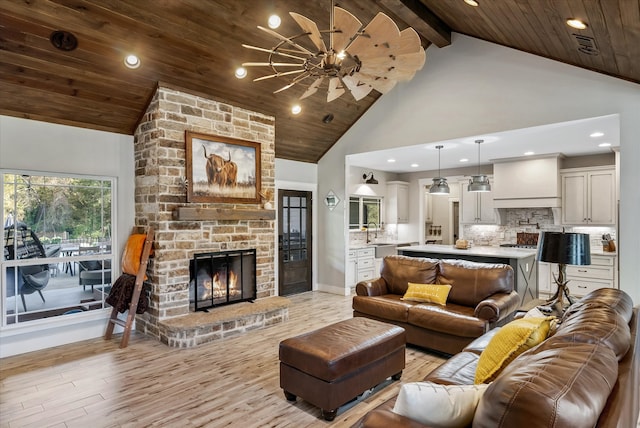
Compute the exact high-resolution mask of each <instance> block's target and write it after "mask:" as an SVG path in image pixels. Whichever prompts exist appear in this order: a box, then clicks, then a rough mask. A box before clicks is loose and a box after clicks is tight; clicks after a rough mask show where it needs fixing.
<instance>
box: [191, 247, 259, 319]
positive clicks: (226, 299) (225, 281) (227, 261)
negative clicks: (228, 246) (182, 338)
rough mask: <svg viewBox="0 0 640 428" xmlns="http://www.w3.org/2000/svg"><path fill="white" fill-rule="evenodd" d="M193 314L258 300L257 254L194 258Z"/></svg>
mask: <svg viewBox="0 0 640 428" xmlns="http://www.w3.org/2000/svg"><path fill="white" fill-rule="evenodd" d="M189 274H190V276H191V280H190V283H189V295H190V296H189V297H190V303H191V305H192V308H193V310H195V311H207V310H208V309H211V308H214V307H216V306H223V305H228V304H231V303H239V302H247V301H253V300H255V299H256V250H255V249H250V250H236V251H224V252H216V253H201V254H194V255H193V259H191V261H190V263H189Z"/></svg>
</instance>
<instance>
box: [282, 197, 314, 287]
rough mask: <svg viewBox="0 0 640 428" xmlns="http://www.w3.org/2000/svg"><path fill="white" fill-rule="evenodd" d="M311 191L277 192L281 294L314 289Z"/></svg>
mask: <svg viewBox="0 0 640 428" xmlns="http://www.w3.org/2000/svg"><path fill="white" fill-rule="evenodd" d="M311 204H312V199H311V192H308V191H301V190H279V191H278V207H279V208H278V210H279V213H278V272H279V275H278V294H279V295H280V296H288V295H291V294H298V293H303V292H305V291H311V289H312V283H311V281H312V279H311V278H312V275H311V274H312V233H311V231H312V206H311Z"/></svg>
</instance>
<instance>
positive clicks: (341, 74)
mask: <svg viewBox="0 0 640 428" xmlns="http://www.w3.org/2000/svg"><path fill="white" fill-rule="evenodd" d="M289 14H290V15H291V17H292V18H293V19H294V20H295V21H296V23H297V24H298V25H299V26H300V28H301V29H302V31H303V33H301V34H298V35H295V36H292V37H285V36H282V35H280V34H279V33H277V32H276V31H273V30H271V29H269V28H265V27H262V26H258V28H259V29H260V30H262V31H264V32H266V33H267V34H269V35H271V36H273V37H275V38H276V39H278V40H279V42H278V44H277V45H276V46H274V47H272V48H271V49H266V48H261V47H257V46H251V45H246V44H243V45H242V46H243V47H245V48H247V49H253V50H257V51H261V52H267V53H269V57H268V61H267V62H246V63H244V64H242V65H243V67H269V68H271V70H272V72H273V73H272V74H268V75H265V76H261V77H258V78H256V79H254V81H260V80H265V79H271V78H276V77H285V78H288V79H290V80H289V83H288V84H287V85H285V86H283V87H282V88H280V89H277V90H276V91H274V93H278V92H282V91H284V90H286V89H289V88H291V87H293V86H295V85H297V84H303V85H307V89H306V90H305V91H304V93H303V94H302V95H301V96H300V99H304V98H306V97H309V96H311V95H313V94H315V93H316V92H317V91H318V89H320V87H321V86H324V85H327V88H328V89H327V102H330V101H333V100H335V99H337V98H339V97H340V96H341V95H342V94H344V93H345V92H346V91H349V92H350V93H351V95H352V96H353V97H354V98H355V99H356V100H361V99H362V98H364V97H366V96H367V95H368V94H369V92H371V90H372V89H375V90H376V91H378V92H380V93H382V94H384V93H387V92H388V91H390V90H391V89H392V88H393V87H394V86H395V85H396V83H397V82H398V81H408V80H411V78H413V76H414V75H415V73H416V71H417V70H420V69H421V68H422V66H423V65H424V62H425V51H424V49H423V48H422V46H421V44H420V37H419V36H418V33H416V31H415V30H414V29H413V28H411V27H409V28H406V29H405V30H402V31H400V30H399V29H398V26H397V25H396V24H395V23H394V22H393V20H392V19H391V18H389V17H388V16H387V15H385V14H384V13H382V12H379V13H378V14H377V15H376V16H375V17H374V18H373V20H371V22H370V23H369V24H368V25H366V26H363V24H362V23H361V22H360V21H359V20H358V18H356V17H355V16H353V15H352V14H351V13H349V12H348V11H346V10H345V9H342V8H340V7H337V6H334V5H333V1H332V2H331V16H330V26H331V29H329V30H322V31H320V30H319V29H318V26H317V25H316V23H315V22H313V21H312V20H311V19H309V18H307V17H305V16H303V15H300V14H299V13H295V12H289ZM307 36H308V37H309V39H310V40H311V42H312V44H313V48H307V47H305V46H303V44H302V43H303V42H302V38H304V37H307ZM327 36H328V37H327ZM327 38H328V44H327V40H326V39H327ZM303 82H304V83H303Z"/></svg>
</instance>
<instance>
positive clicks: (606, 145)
mask: <svg viewBox="0 0 640 428" xmlns="http://www.w3.org/2000/svg"><path fill="white" fill-rule="evenodd" d="M598 147H611V143H600V144H598Z"/></svg>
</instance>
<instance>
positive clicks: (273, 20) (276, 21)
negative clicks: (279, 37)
mask: <svg viewBox="0 0 640 428" xmlns="http://www.w3.org/2000/svg"><path fill="white" fill-rule="evenodd" d="M268 22H269V28H271V29H272V30H275V29H276V28H278V27H279V26H280V23H281V20H280V17H279V16H278V15H271V16H270V17H269V21H268Z"/></svg>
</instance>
